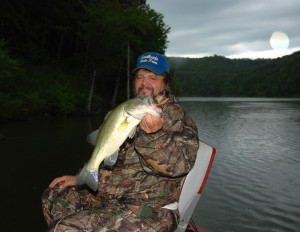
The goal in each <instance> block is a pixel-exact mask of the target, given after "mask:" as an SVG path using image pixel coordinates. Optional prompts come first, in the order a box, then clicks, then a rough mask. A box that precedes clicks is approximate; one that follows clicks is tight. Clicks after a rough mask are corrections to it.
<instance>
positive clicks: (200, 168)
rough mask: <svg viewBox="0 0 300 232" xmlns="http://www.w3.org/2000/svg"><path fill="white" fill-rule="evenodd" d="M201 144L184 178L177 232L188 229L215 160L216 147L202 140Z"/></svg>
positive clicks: (179, 203)
mask: <svg viewBox="0 0 300 232" xmlns="http://www.w3.org/2000/svg"><path fill="white" fill-rule="evenodd" d="M199 145H200V146H199V150H198V152H197V157H196V162H195V165H194V167H193V168H192V170H191V171H190V172H189V174H188V175H187V176H186V177H185V178H184V179H183V180H182V185H181V193H180V198H179V202H178V209H179V212H180V222H179V224H178V227H177V229H176V232H179V231H185V230H186V227H187V225H188V223H189V221H190V218H191V216H192V214H193V212H194V209H195V207H196V205H197V202H198V200H199V198H200V196H201V193H202V191H203V188H204V185H205V183H206V180H207V178H208V174H209V172H210V169H211V166H212V163H213V161H214V157H215V153H216V149H215V148H214V147H212V146H210V145H208V144H206V143H204V142H202V141H200V143H199Z"/></svg>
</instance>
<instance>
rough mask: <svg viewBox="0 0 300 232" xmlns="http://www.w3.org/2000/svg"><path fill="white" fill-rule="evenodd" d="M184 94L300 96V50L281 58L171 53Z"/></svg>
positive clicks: (172, 67) (182, 93)
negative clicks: (244, 57) (193, 55)
mask: <svg viewBox="0 0 300 232" xmlns="http://www.w3.org/2000/svg"><path fill="white" fill-rule="evenodd" d="M169 63H170V67H171V69H172V70H173V72H174V76H175V77H176V79H178V82H179V86H180V89H181V91H180V95H181V96H210V97H221V96H226V97H300V88H299V86H300V52H296V53H294V54H292V55H289V56H285V57H283V58H278V59H257V60H250V59H227V58H225V57H222V56H216V55H215V56H213V57H205V58H176V57H169Z"/></svg>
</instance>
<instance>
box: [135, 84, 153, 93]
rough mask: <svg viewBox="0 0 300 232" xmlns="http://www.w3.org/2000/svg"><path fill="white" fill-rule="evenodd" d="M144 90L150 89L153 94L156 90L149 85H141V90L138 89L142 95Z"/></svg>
mask: <svg viewBox="0 0 300 232" xmlns="http://www.w3.org/2000/svg"><path fill="white" fill-rule="evenodd" d="M142 89H148V90H151V91H152V93H153V92H154V89H153V88H152V87H151V86H148V85H141V86H140V87H139V88H138V93H140V92H141V91H142Z"/></svg>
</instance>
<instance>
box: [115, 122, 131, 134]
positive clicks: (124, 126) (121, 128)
mask: <svg viewBox="0 0 300 232" xmlns="http://www.w3.org/2000/svg"><path fill="white" fill-rule="evenodd" d="M128 124H129V123H128V122H127V121H126V119H125V120H124V121H123V122H121V123H120V125H119V126H118V128H117V131H119V132H124V131H126V129H127V127H128Z"/></svg>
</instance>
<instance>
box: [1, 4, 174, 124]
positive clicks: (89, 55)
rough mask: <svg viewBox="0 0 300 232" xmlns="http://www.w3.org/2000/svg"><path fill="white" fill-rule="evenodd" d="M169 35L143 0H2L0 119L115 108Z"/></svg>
mask: <svg viewBox="0 0 300 232" xmlns="http://www.w3.org/2000/svg"><path fill="white" fill-rule="evenodd" d="M169 31H170V27H169V26H167V25H166V24H165V23H164V21H163V15H162V14H160V13H158V12H156V11H155V10H153V9H151V8H150V6H149V5H147V4H146V1H142V0H1V2H0V35H1V37H0V118H2V119H3V118H23V117H26V116H27V115H28V116H31V115H41V114H42V115H66V114H74V113H78V112H82V113H84V112H85V111H97V110H98V111H99V110H101V109H107V108H111V107H113V106H114V105H116V104H117V103H119V102H121V101H123V100H125V99H126V98H127V97H131V96H132V95H133V94H132V93H129V94H128V89H127V88H124V86H128V87H131V84H130V83H131V82H132V80H131V79H130V78H132V75H131V71H130V72H129V70H132V69H133V68H134V66H135V65H136V59H137V57H138V56H139V55H140V54H142V53H144V52H146V51H156V52H159V53H164V52H165V49H166V46H167V43H168V41H167V34H168V33H169ZM129 89H130V88H129Z"/></svg>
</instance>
